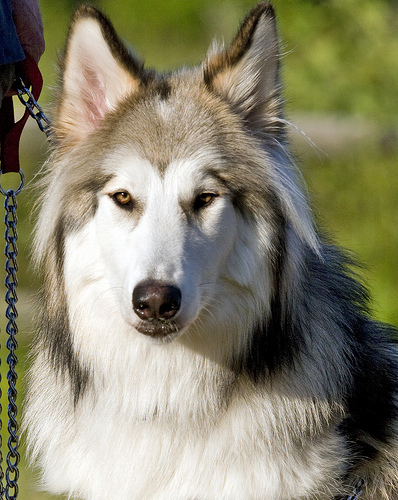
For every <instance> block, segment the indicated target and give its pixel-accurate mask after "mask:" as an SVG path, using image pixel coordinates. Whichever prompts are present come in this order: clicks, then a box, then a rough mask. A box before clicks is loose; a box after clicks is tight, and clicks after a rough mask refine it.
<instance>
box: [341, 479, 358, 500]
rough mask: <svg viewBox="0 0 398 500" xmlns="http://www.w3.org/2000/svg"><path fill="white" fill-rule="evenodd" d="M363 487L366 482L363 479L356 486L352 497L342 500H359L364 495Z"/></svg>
mask: <svg viewBox="0 0 398 500" xmlns="http://www.w3.org/2000/svg"><path fill="white" fill-rule="evenodd" d="M363 485H364V481H363V479H360V480H359V481H358V482H357V484H356V485H355V488H354V491H353V492H352V495H350V496H349V497H344V498H342V499H341V500H358V498H359V497H360V496H361V495H362V493H363V490H362V488H363Z"/></svg>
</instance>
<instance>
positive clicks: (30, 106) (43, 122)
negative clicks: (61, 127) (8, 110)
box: [16, 78, 51, 138]
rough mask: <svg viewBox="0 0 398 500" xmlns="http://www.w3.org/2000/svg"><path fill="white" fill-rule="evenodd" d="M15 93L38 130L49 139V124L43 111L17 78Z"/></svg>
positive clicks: (20, 79)
mask: <svg viewBox="0 0 398 500" xmlns="http://www.w3.org/2000/svg"><path fill="white" fill-rule="evenodd" d="M16 91H17V93H18V98H19V100H20V101H21V103H22V104H23V105H24V106H25V107H26V109H27V110H28V111H29V114H30V116H31V117H32V118H33V119H34V120H36V123H37V125H38V126H39V129H40V130H41V131H42V132H44V133H45V134H46V136H47V138H50V135H51V131H50V125H51V122H50V120H49V119H48V118H47V116H46V115H45V114H44V112H43V109H42V108H41V106H40V105H39V104H38V102H37V101H36V100H35V98H34V97H33V95H32V93H31V92H30V90H29V89H28V88H27V87H26V86H25V84H24V82H23V80H22V78H18V81H17V87H16Z"/></svg>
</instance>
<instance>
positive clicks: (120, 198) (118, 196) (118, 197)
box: [112, 191, 133, 208]
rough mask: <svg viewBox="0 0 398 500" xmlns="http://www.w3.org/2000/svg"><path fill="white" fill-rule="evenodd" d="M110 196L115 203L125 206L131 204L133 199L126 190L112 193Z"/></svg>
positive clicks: (127, 206)
mask: <svg viewBox="0 0 398 500" xmlns="http://www.w3.org/2000/svg"><path fill="white" fill-rule="evenodd" d="M112 198H113V200H114V201H115V203H117V204H118V205H121V206H123V207H125V208H129V207H131V206H132V205H133V199H132V198H131V195H130V193H128V192H127V191H119V192H118V193H115V194H114V195H112Z"/></svg>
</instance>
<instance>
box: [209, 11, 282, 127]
mask: <svg viewBox="0 0 398 500" xmlns="http://www.w3.org/2000/svg"><path fill="white" fill-rule="evenodd" d="M203 70H204V81H205V84H206V86H207V87H208V88H209V89H210V90H211V91H212V92H216V93H217V94H218V95H220V96H221V97H223V98H224V99H225V100H227V101H228V103H229V104H230V105H231V106H232V107H233V109H234V110H235V111H236V112H237V113H238V114H239V115H240V116H241V117H242V118H243V119H244V121H245V122H246V124H247V125H248V126H249V127H250V128H251V129H252V130H253V131H254V132H256V133H260V134H262V135H264V132H265V133H266V134H272V135H280V134H281V133H283V126H282V125H281V120H280V118H281V115H282V100H281V96H280V75H279V73H280V59H279V41H278V33H277V29H276V21H275V13H274V9H273V7H272V6H271V5H270V4H268V3H262V4H260V5H258V6H257V7H255V8H254V9H253V10H252V11H251V12H250V13H249V15H248V16H247V17H246V19H245V20H244V21H243V23H242V25H241V27H240V29H239V31H238V34H237V35H236V37H235V39H234V40H233V42H232V43H231V45H230V46H229V47H228V48H226V49H224V50H221V51H217V49H216V50H213V51H212V52H211V53H210V54H209V55H208V57H207V59H206V61H205V63H204V66H203Z"/></svg>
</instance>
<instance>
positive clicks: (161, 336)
mask: <svg viewBox="0 0 398 500" xmlns="http://www.w3.org/2000/svg"><path fill="white" fill-rule="evenodd" d="M135 329H136V330H137V331H138V332H139V333H142V334H143V335H146V336H148V337H151V338H153V339H156V340H169V339H170V340H171V338H172V337H175V336H176V334H177V333H179V332H180V330H181V326H180V325H179V324H178V323H177V322H175V321H153V322H146V321H141V322H140V323H139V324H138V325H137V326H135Z"/></svg>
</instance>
